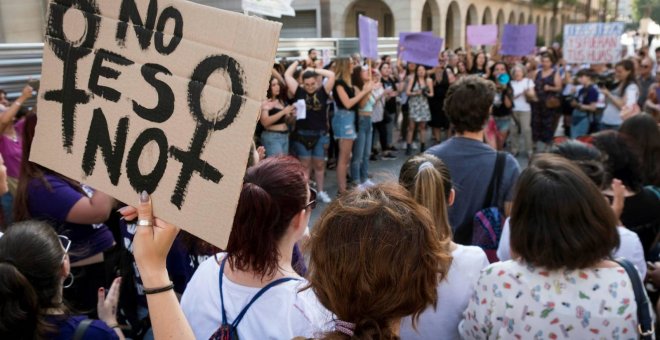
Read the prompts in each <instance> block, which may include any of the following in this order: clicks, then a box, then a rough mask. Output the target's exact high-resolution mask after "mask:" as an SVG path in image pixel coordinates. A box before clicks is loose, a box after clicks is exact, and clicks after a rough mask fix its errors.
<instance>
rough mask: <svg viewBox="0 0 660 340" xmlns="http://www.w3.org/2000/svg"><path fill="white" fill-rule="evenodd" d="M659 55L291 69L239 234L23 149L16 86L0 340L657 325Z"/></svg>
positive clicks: (256, 152) (284, 75) (442, 333)
mask: <svg viewBox="0 0 660 340" xmlns="http://www.w3.org/2000/svg"><path fill="white" fill-rule="evenodd" d="M654 53H655V56H654V58H653V57H652V56H650V55H649V51H648V49H645V48H642V49H640V50H639V51H638V54H637V55H635V56H633V57H625V58H622V59H621V60H620V61H619V62H617V63H615V64H612V65H571V64H568V63H566V62H565V61H564V60H563V59H562V53H561V48H560V47H559V46H557V45H553V47H552V48H548V49H546V48H543V49H541V50H540V51H539V52H538V53H536V54H533V55H530V56H526V57H522V58H520V57H516V58H512V57H506V56H500V55H499V54H498V48H497V46H495V47H493V48H491V49H489V50H482V49H478V50H477V49H473V48H472V47H468V48H466V49H465V50H462V49H458V50H454V51H450V50H446V51H443V52H441V53H440V55H439V56H438V65H437V66H435V67H426V66H424V65H416V64H413V63H406V62H405V61H404V60H401V59H399V60H397V61H396V62H394V61H392V58H391V57H389V56H384V57H383V58H381V59H380V60H364V59H362V58H360V56H359V55H358V56H351V57H345V58H341V57H340V58H337V59H334V60H332V61H331V62H330V63H328V64H327V65H324V64H323V62H322V60H321V59H320V58H319V53H318V51H316V50H314V49H312V50H309V51H308V53H307V56H306V57H305V58H303V59H301V60H300V61H294V62H291V63H286V62H284V61H282V62H278V63H276V64H275V65H274V67H273V69H272V77H271V79H270V82H269V87H268V89H266V100H265V101H264V102H263V103H262V105H261V112H260V116H259V123H258V127H257V129H256V131H255V143H254V144H253V145H252V147H251V150H250V157H249V164H248V167H247V169H246V174H245V177H244V184H243V186H242V191H241V194H240V198H239V201H238V207H237V211H236V215H235V217H234V221H233V226H232V230H231V234H230V237H229V241H228V244H227V245H226V247H225V248H224V249H219V248H217V247H215V246H213V245H211V244H208V243H206V242H204V241H203V240H201V239H198V238H196V237H195V236H193V235H191V234H188V233H186V232H184V231H179V228H178V227H176V226H173V225H171V224H168V223H167V222H165V221H163V220H161V219H159V218H157V217H154V216H153V214H152V211H153V210H152V209H153V208H152V206H151V200H150V197H149V196H148V195H147V194H146V192H145V193H142V194H141V195H139V197H136V202H139V204H138V205H137V206H136V207H131V206H126V204H123V203H121V202H117V201H115V200H114V199H113V198H112V197H110V196H108V195H106V194H104V193H103V192H100V191H98V190H94V189H93V188H90V187H88V186H86V185H85V184H83V183H78V182H76V181H73V180H70V179H68V178H66V177H64V176H61V175H59V174H57V173H55V172H52V171H50V170H48V169H46V168H43V167H41V166H39V165H37V164H35V163H32V162H30V161H29V158H30V152H31V142H32V139H33V137H34V134H35V126H36V124H37V117H38V116H37V112H36V109H31V110H29V109H27V108H26V107H27V106H26V105H25V102H26V101H28V100H30V98H31V97H32V96H33V92H34V91H33V89H32V88H31V87H30V86H26V87H25V88H24V89H23V91H22V92H21V94H20V97H18V98H17V99H15V100H13V101H9V100H8V99H7V98H6V95H5V93H4V92H2V91H0V129H1V130H2V131H3V134H2V136H1V137H0V155H1V156H2V157H0V194H2V200H1V201H0V203H1V204H2V209H1V210H0V212H1V213H2V223H1V228H0V230H1V231H2V232H3V233H4V235H2V237H0V310H2V311H3V313H2V315H0V338H2V339H5V338H6V339H41V338H55V339H123V338H131V339H153V338H155V339H161V338H176V339H195V338H196V339H237V338H242V339H265V338H268V339H293V338H300V339H306V338H319V339H399V338H402V339H416V338H420V339H436V338H440V339H460V338H464V339H489V338H517V339H531V338H550V339H554V338H558V337H563V338H596V337H597V338H607V339H636V338H638V337H640V333H643V332H647V333H648V335H649V336H651V337H653V335H652V333H653V332H652V330H651V329H652V325H653V324H654V322H655V321H654V319H655V316H654V315H655V314H654V313H655V308H654V306H656V303H657V301H658V295H659V294H658V290H659V289H660V245H659V244H658V242H659V241H660V237H659V235H660V234H659V232H658V231H659V228H660V130H659V123H660V97H659V96H658V95H660V72H659V71H660V69H659V68H658V60H660V48H659V49H657V50H655V51H654ZM654 72H655V73H654ZM303 109H304V112H302V110H303ZM428 132H430V134H428ZM246 151H247V150H246ZM403 156H406V157H408V158H407V160H406V161H405V162H404V163H403V166H402V167H401V169H400V171H399V176H398V182H393V181H387V182H385V183H380V184H376V183H374V181H372V179H371V178H370V176H371V174H370V172H369V164H370V162H371V161H374V160H379V159H380V160H393V159H396V158H397V157H403ZM523 159H526V160H527V164H528V165H527V167H526V168H524V169H522V168H521V166H520V163H519V161H520V160H523ZM328 169H330V170H332V169H334V170H335V174H336V176H337V184H338V192H337V193H336V194H335V193H332V194H331V193H329V192H328V191H327V190H326V186H325V183H324V182H325V181H324V180H325V178H326V176H327V173H326V172H327V170H328ZM320 202H323V203H328V205H327V206H326V208H325V210H324V211H323V212H322V214H321V216H320V218H319V219H318V220H317V221H316V222H315V223H314V225H310V217H311V212H312V210H313V209H315V208H316V207H317V205H318V203H320ZM126 203H129V204H130V203H134V202H126ZM117 209H118V210H117ZM156 209H157V207H156ZM656 285H657V286H656Z"/></svg>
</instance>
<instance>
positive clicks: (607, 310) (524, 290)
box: [459, 261, 637, 340]
mask: <svg viewBox="0 0 660 340" xmlns="http://www.w3.org/2000/svg"><path fill="white" fill-rule="evenodd" d="M459 331H460V333H461V336H462V337H463V338H465V339H613V340H616V339H637V304H636V303H635V294H634V292H633V289H632V284H631V282H630V279H629V277H628V275H627V274H626V271H625V270H624V269H623V268H622V267H616V268H599V269H591V268H590V269H582V270H563V271H562V270H555V271H547V270H543V269H540V268H535V267H532V266H530V265H526V264H524V263H521V262H518V261H505V262H498V263H494V264H492V265H490V266H489V267H487V268H486V269H484V270H483V271H482V272H481V276H480V278H479V281H478V282H477V284H476V286H475V292H474V294H473V296H472V298H471V299H470V302H469V304H468V307H467V309H466V310H465V312H464V313H463V321H462V322H461V324H460V325H459Z"/></svg>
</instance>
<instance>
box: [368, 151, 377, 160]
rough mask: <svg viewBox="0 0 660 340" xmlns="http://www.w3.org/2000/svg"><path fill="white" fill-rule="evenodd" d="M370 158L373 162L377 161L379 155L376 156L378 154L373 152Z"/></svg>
mask: <svg viewBox="0 0 660 340" xmlns="http://www.w3.org/2000/svg"><path fill="white" fill-rule="evenodd" d="M369 160H370V161H372V162H375V161H377V160H378V156H376V154H373V153H372V154H371V157H369Z"/></svg>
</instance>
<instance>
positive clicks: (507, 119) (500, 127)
mask: <svg viewBox="0 0 660 340" xmlns="http://www.w3.org/2000/svg"><path fill="white" fill-rule="evenodd" d="M493 118H494V120H495V125H497V131H499V132H506V131H509V127H510V126H511V116H504V117H496V116H493Z"/></svg>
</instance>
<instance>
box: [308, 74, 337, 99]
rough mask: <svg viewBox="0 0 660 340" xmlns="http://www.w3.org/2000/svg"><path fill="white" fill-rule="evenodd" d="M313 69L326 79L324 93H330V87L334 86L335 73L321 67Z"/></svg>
mask: <svg viewBox="0 0 660 340" xmlns="http://www.w3.org/2000/svg"><path fill="white" fill-rule="evenodd" d="M313 71H314V72H316V74H318V75H321V76H323V77H324V78H326V79H327V80H326V81H325V85H323V87H324V88H325V93H327V94H330V92H332V88H333V87H335V73H334V72H332V71H330V70H326V69H322V68H315V69H314V70H313Z"/></svg>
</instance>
